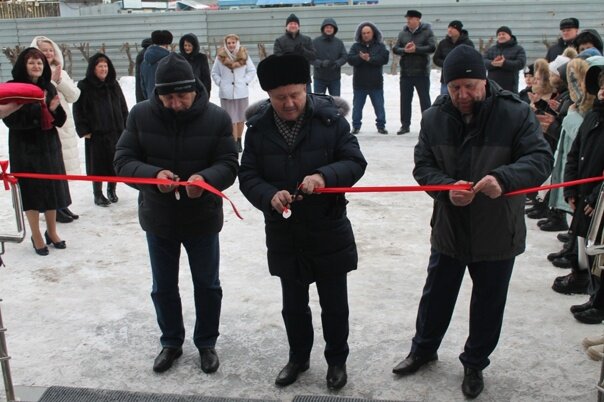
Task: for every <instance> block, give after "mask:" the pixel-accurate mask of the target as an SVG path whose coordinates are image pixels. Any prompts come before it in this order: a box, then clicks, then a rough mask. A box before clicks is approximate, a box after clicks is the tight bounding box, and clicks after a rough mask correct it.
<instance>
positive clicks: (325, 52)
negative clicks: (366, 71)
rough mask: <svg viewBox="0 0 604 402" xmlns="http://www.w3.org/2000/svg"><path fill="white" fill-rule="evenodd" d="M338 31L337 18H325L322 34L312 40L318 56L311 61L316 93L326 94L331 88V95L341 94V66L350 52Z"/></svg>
mask: <svg viewBox="0 0 604 402" xmlns="http://www.w3.org/2000/svg"><path fill="white" fill-rule="evenodd" d="M336 33H338V25H337V24H336V20H334V19H333V18H325V19H324V20H323V23H322V24H321V35H320V36H317V37H316V38H315V39H314V40H313V41H312V44H313V46H314V48H315V52H316V56H317V58H316V59H315V60H314V61H313V62H312V63H311V64H312V65H313V66H314V74H313V78H314V87H315V93H316V94H324V93H326V92H327V90H328V89H329V94H330V95H331V96H340V76H341V75H340V68H341V67H342V66H343V65H344V64H346V57H347V56H348V54H347V52H346V47H345V46H344V42H342V41H341V40H340V39H338V38H336Z"/></svg>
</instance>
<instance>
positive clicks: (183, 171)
mask: <svg viewBox="0 0 604 402" xmlns="http://www.w3.org/2000/svg"><path fill="white" fill-rule="evenodd" d="M153 94H154V96H152V97H151V99H149V100H148V101H146V102H141V103H137V104H136V105H135V106H134V107H133V108H132V110H131V111H130V114H129V115H128V121H127V123H126V129H125V130H124V132H123V134H122V136H121V137H120V140H119V142H118V144H117V147H116V153H115V159H114V166H115V170H116V172H117V174H119V175H121V176H127V177H139V178H158V179H166V180H171V181H172V184H170V183H168V184H161V185H158V186H155V185H142V184H141V185H133V187H135V188H136V189H138V190H139V191H140V192H139V201H138V205H139V209H138V216H139V221H140V224H141V227H142V228H143V230H144V231H145V232H146V235H147V244H148V247H149V256H150V259H151V271H152V274H153V289H152V291H151V298H152V299H153V304H154V306H155V311H156V314H157V322H158V324H159V327H160V330H161V338H160V342H161V345H162V351H161V352H160V354H159V355H158V356H157V358H156V359H155V362H154V364H153V370H154V371H156V372H163V371H166V370H168V369H169V368H170V367H171V366H172V364H173V363H174V361H175V360H176V359H177V358H178V357H180V356H181V355H182V353H183V352H182V345H183V342H184V338H185V328H184V324H183V315H182V306H181V300H180V294H179V291H178V270H179V257H180V251H181V246H184V247H185V250H186V251H187V254H188V257H189V265H190V269H191V276H192V278H193V288H194V298H195V317H196V322H195V331H194V333H193V342H194V344H195V346H196V347H197V349H198V350H199V353H200V357H201V369H202V370H203V371H204V372H205V373H212V372H214V371H216V370H217V369H218V366H219V361H218V355H217V354H216V350H215V345H216V340H217V338H218V335H219V332H218V326H219V321H220V307H221V303H222V288H221V287H220V279H219V275H218V272H219V269H218V266H219V255H220V249H219V237H218V234H219V232H220V230H221V229H222V224H223V214H222V199H220V198H219V197H217V196H216V195H214V194H211V193H209V192H207V191H203V189H201V188H199V187H196V186H186V187H182V186H178V185H176V184H173V183H174V182H177V181H179V180H180V178H182V179H183V180H187V181H188V182H206V183H208V184H210V185H212V186H213V187H214V188H217V189H218V190H224V189H225V188H227V187H229V186H231V185H232V184H233V182H234V181H235V178H236V176H237V167H238V166H237V149H236V147H235V141H233V136H232V134H231V130H232V125H231V119H230V118H229V115H228V114H227V113H226V112H225V111H224V110H222V109H221V108H220V107H218V106H216V105H214V104H212V103H210V102H209V99H208V94H207V92H206V90H205V88H204V86H203V85H202V84H201V82H200V81H199V80H197V79H195V76H194V75H193V70H192V69H191V66H190V64H189V63H188V62H187V61H186V60H185V59H184V58H183V57H182V56H181V55H179V54H176V53H170V54H169V55H168V56H166V57H165V58H164V59H162V60H161V61H160V62H159V63H158V66H157V74H156V80H155V90H154V92H153Z"/></svg>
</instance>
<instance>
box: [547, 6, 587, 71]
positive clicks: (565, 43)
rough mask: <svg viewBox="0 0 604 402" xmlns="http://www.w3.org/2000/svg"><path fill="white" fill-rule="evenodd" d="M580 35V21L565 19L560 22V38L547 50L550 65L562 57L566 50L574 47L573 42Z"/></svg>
mask: <svg viewBox="0 0 604 402" xmlns="http://www.w3.org/2000/svg"><path fill="white" fill-rule="evenodd" d="M578 33H579V20H578V19H576V18H572V17H571V18H564V19H563V20H562V21H560V37H559V38H558V41H557V42H556V43H555V44H554V45H552V46H551V47H550V48H549V49H547V54H546V55H545V59H546V60H547V62H548V63H551V62H552V61H554V60H555V59H556V57H558V56H560V55H561V54H562V53H563V52H564V49H566V48H567V47H569V46H573V41H574V40H575V38H576V37H577V34H578Z"/></svg>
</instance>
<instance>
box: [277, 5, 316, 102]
mask: <svg viewBox="0 0 604 402" xmlns="http://www.w3.org/2000/svg"><path fill="white" fill-rule="evenodd" d="M285 53H295V54H299V55H300V56H302V57H304V58H305V59H306V62H307V63H311V62H312V61H313V60H315V59H316V57H317V56H316V53H315V48H314V46H313V43H312V39H311V38H310V37H309V36H306V35H303V34H302V33H300V19H299V18H298V17H297V16H296V14H290V15H289V17H287V19H286V20H285V33H284V34H283V35H281V36H280V37H278V38H277V39H275V44H274V45H273V54H274V55H276V56H281V55H284V54H285ZM306 89H307V92H310V81H309V83H308V86H307V88H306Z"/></svg>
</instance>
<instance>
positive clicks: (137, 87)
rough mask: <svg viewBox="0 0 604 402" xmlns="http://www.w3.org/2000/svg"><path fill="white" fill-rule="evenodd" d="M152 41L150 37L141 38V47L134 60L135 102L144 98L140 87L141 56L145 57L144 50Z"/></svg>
mask: <svg viewBox="0 0 604 402" xmlns="http://www.w3.org/2000/svg"><path fill="white" fill-rule="evenodd" d="M152 43H153V42H151V38H145V39H143V41H142V42H141V46H142V49H141V51H140V52H138V54H137V55H136V60H135V62H134V91H135V95H136V103H138V102H142V101H144V100H145V96H144V95H143V88H142V87H141V63H142V62H143V57H145V50H147V48H148V47H149V46H151V44H152Z"/></svg>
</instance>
